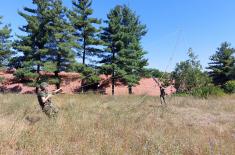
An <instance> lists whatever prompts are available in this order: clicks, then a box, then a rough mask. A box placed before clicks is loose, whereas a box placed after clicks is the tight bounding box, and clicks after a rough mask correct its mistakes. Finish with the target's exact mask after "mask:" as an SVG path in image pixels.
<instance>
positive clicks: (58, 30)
mask: <svg viewBox="0 0 235 155" xmlns="http://www.w3.org/2000/svg"><path fill="white" fill-rule="evenodd" d="M67 15H68V11H67V9H66V8H65V7H64V6H63V5H62V1H61V0H50V11H49V24H48V26H47V29H48V33H49V41H48V43H47V48H48V49H49V54H48V60H49V61H50V62H52V64H53V63H55V71H54V73H55V78H56V80H57V81H56V87H57V88H60V84H61V78H60V76H59V73H60V72H61V71H67V70H69V69H70V68H71V67H72V66H73V65H74V64H75V62H76V60H75V52H74V50H73V48H74V47H76V46H77V45H76V44H75V37H74V36H73V33H74V31H75V30H74V28H73V26H72V25H71V24H70V23H69V22H68V20H67Z"/></svg>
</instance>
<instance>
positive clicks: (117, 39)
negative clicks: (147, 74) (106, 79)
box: [101, 5, 147, 94]
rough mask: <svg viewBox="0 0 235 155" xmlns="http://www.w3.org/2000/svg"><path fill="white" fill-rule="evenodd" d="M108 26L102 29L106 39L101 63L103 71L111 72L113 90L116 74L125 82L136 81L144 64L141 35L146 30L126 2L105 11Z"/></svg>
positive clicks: (131, 84)
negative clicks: (106, 12) (107, 11)
mask: <svg viewBox="0 0 235 155" xmlns="http://www.w3.org/2000/svg"><path fill="white" fill-rule="evenodd" d="M107 17H108V20H107V21H105V23H107V25H108V26H107V27H105V28H104V29H103V33H102V37H101V38H102V40H103V41H104V42H105V46H106V48H105V50H104V54H103V55H104V56H103V60H102V61H101V63H103V64H104V65H103V66H102V67H103V69H104V70H105V72H106V74H112V94H114V86H115V77H118V78H119V79H121V81H122V82H123V83H124V84H126V85H128V88H129V93H130V94H131V93H132V86H134V85H136V84H138V81H139V80H140V75H141V71H142V69H143V67H144V66H146V65H147V60H146V59H144V58H143V56H144V54H145V52H144V51H143V50H142V48H141V45H140V40H141V37H142V36H144V35H145V34H146V27H145V25H142V24H141V23H140V21H139V18H138V17H137V16H136V15H135V13H134V12H132V11H131V10H130V9H129V8H128V7H127V6H125V5H124V6H119V5H118V6H116V7H115V8H114V9H112V10H111V11H110V13H109V14H108V16H107Z"/></svg>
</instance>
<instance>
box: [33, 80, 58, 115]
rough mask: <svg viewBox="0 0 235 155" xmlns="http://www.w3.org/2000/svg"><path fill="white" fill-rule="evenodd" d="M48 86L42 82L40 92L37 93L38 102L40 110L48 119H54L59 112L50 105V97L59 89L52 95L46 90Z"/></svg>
mask: <svg viewBox="0 0 235 155" xmlns="http://www.w3.org/2000/svg"><path fill="white" fill-rule="evenodd" d="M47 87H48V84H47V83H46V82H42V83H41V84H40V91H39V92H38V93H37V97H38V102H39V104H40V106H41V108H42V111H43V112H44V113H45V114H46V115H47V116H48V117H49V118H51V117H55V116H56V115H57V113H58V112H59V110H58V108H57V107H56V106H55V105H54V104H52V102H51V97H52V96H53V95H54V94H56V93H57V92H59V91H60V90H61V89H58V90H56V91H54V92H52V94H49V92H48V90H47Z"/></svg>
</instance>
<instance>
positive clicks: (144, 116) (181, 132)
mask: <svg viewBox="0 0 235 155" xmlns="http://www.w3.org/2000/svg"><path fill="white" fill-rule="evenodd" d="M53 101H54V103H56V104H57V105H58V106H59V107H60V113H59V115H58V117H57V119H52V120H50V119H48V118H47V117H46V116H45V115H44V114H43V113H42V112H41V110H40V107H39V106H38V104H37V100H36V97H35V96H33V95H14V94H8V95H0V154H9V155H14V154H17V155H21V154H22V155H27V154H28V155H34V154H35V155H45V154H53V155H60V154H61V155H62V154H66V155H67V154H68V155H69V154H71V155H72V154H81V155H87V154H101V155H105V154H107V155H109V154H118V155H122V154H128V155H129V154H130V155H132V154H133V155H147V154H159V155H164V154H170V155H171V154H175V155H177V154H185V155H186V154H187V155H188V154H209V155H212V154H228V155H232V154H234V152H235V145H234V144H235V97H234V96H230V97H223V98H210V99H208V100H202V99H195V98H192V97H171V98H168V103H169V104H168V105H167V106H164V105H161V104H160V101H159V99H158V98H154V97H142V96H121V97H110V96H97V95H58V96H56V97H55V98H54V99H53ZM27 117H31V118H33V117H40V118H41V120H40V121H38V122H36V123H35V124H33V123H30V122H29V121H28V120H26V118H27Z"/></svg>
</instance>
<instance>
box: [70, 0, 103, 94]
mask: <svg viewBox="0 0 235 155" xmlns="http://www.w3.org/2000/svg"><path fill="white" fill-rule="evenodd" d="M72 4H73V9H72V10H71V11H70V21H71V23H72V25H73V27H74V28H75V29H76V32H75V33H74V35H75V36H76V42H77V44H78V48H77V49H76V50H77V56H78V57H81V58H82V64H83V66H80V68H79V69H78V71H79V72H80V73H81V74H82V75H83V78H84V79H83V80H82V84H81V85H82V89H81V91H82V92H84V88H83V86H84V84H85V83H86V85H87V84H89V83H96V82H97V81H98V80H99V78H98V76H97V75H96V74H94V73H95V71H92V68H91V67H95V66H90V65H89V63H88V62H87V60H89V62H95V59H97V58H98V57H99V55H100V53H101V50H100V49H99V48H98V45H101V44H102V42H101V40H100V38H99V32H100V29H99V28H97V27H98V26H99V24H100V23H101V20H99V19H97V18H93V17H91V16H92V14H93V9H92V8H91V5H92V0H73V1H72ZM94 58H95V59H94Z"/></svg>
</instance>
